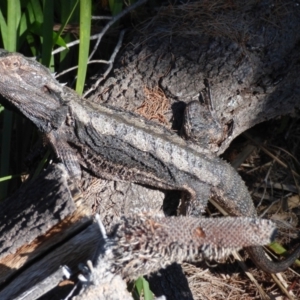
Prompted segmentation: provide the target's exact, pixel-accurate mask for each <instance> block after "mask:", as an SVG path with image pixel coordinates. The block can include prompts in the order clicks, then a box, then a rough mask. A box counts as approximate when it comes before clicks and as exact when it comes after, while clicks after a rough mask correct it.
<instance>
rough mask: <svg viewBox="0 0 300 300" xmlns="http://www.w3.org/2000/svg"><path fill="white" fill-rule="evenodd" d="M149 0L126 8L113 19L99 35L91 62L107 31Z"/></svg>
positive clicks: (91, 55) (141, 0)
mask: <svg viewBox="0 0 300 300" xmlns="http://www.w3.org/2000/svg"><path fill="white" fill-rule="evenodd" d="M146 2H147V0H139V1H137V2H136V3H134V4H132V5H130V6H127V8H125V9H124V10H122V11H121V12H120V13H119V14H118V15H116V16H115V17H113V18H112V19H111V20H110V21H109V22H108V23H107V24H106V26H105V27H104V28H103V29H102V31H101V32H100V33H99V34H98V37H97V42H96V45H95V46H94V49H93V51H92V53H91V54H90V56H89V60H90V59H91V58H92V57H93V55H94V54H95V52H96V50H97V48H98V46H99V44H100V42H101V39H102V37H103V35H104V34H105V33H106V31H107V30H108V29H109V28H110V27H111V26H112V25H113V24H114V23H115V22H116V21H118V20H119V19H121V18H122V17H124V16H125V15H126V14H127V13H129V12H130V11H132V10H133V9H135V8H137V7H139V6H140V5H142V4H144V3H146Z"/></svg>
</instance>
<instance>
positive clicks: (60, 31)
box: [53, 0, 79, 45]
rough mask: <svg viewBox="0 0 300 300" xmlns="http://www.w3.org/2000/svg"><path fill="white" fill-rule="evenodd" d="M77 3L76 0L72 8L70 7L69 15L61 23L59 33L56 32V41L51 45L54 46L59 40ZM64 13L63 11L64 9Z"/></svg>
mask: <svg viewBox="0 0 300 300" xmlns="http://www.w3.org/2000/svg"><path fill="white" fill-rule="evenodd" d="M78 2H79V0H77V1H76V2H75V3H74V5H73V7H72V9H71V11H70V13H69V15H68V16H67V17H66V18H65V20H63V23H62V25H61V27H60V28H59V31H58V32H57V36H56V39H54V41H53V44H54V45H55V44H56V43H57V40H58V39H59V37H60V35H61V33H62V32H63V30H64V29H65V27H66V25H67V24H68V23H69V21H70V20H71V18H72V16H73V14H74V12H75V10H76V7H77V5H78ZM63 3H66V2H63ZM63 3H62V6H63V5H64V4H63ZM64 11H65V9H64Z"/></svg>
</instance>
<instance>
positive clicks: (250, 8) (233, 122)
mask: <svg viewBox="0 0 300 300" xmlns="http://www.w3.org/2000/svg"><path fill="white" fill-rule="evenodd" d="M299 40H300V9H299V6H298V4H296V3H294V2H293V1H290V2H286V1H273V0H267V1H259V2H257V1H244V0H239V1H234V2H232V3H231V5H230V4H228V1H221V0H220V1H214V5H210V4H209V3H208V2H207V1H194V2H193V1H188V3H184V4H182V5H178V6H165V7H162V8H161V9H160V11H159V12H158V13H157V14H156V15H155V16H154V17H153V18H152V19H151V20H150V21H149V22H148V23H146V25H144V27H143V28H139V30H138V31H135V32H134V34H133V37H130V38H129V42H128V44H127V45H126V47H125V48H124V50H123V53H122V55H120V57H119V60H118V62H117V64H116V66H115V68H114V72H113V73H112V74H111V77H109V78H108V79H107V80H106V82H105V83H104V84H102V85H101V86H99V88H98V90H97V91H96V93H95V95H94V96H93V97H92V99H93V101H95V102H97V101H101V102H106V103H110V104H112V105H115V106H121V107H125V108H126V109H128V110H131V111H135V110H136V109H137V107H139V106H140V105H141V103H142V102H143V101H144V100H145V99H146V92H145V90H155V89H156V88H157V87H160V88H161V90H162V91H163V92H164V93H165V94H166V96H167V98H168V99H169V100H170V101H171V104H172V110H173V113H174V119H173V127H174V128H177V129H178V127H179V126H178V125H179V124H180V123H181V118H182V115H183V113H182V112H183V108H184V102H185V103H186V102H189V101H191V100H201V96H200V93H202V94H204V95H205V94H206V95H207V96H208V97H204V101H203V102H204V103H202V106H203V107H202V108H203V113H202V114H203V115H204V117H202V121H201V115H199V117H198V120H196V121H197V122H200V123H201V122H202V123H203V124H201V125H202V126H200V127H201V128H202V129H203V131H202V132H201V133H200V140H201V139H202V141H203V142H204V143H208V145H207V147H209V148H210V149H211V150H213V151H215V152H217V153H218V154H220V153H222V152H224V150H226V148H227V147H228V146H229V144H230V143H231V141H232V140H233V139H234V138H235V137H237V136H238V135H239V134H241V133H242V132H244V131H245V130H247V129H249V128H250V127H252V126H254V125H255V124H258V123H260V122H263V121H266V120H269V119H272V118H276V117H278V116H281V115H284V114H290V113H293V112H295V111H297V109H298V108H299V107H300V101H298V98H299V96H298V95H299V87H300V79H299V76H298V74H299V72H300V63H299V59H298V57H299V51H300V46H299V45H300V43H299ZM208 86H209V87H210V88H209V87H208ZM209 94H211V97H209ZM209 98H211V99H209ZM207 114H211V115H212V118H213V119H215V120H216V121H217V122H218V123H219V124H220V128H221V132H222V133H223V139H222V140H221V141H220V140H218V139H217V140H216V139H215V138H214V136H212V137H210V138H208V137H207V135H208V134H209V132H210V128H211V127H210V126H211V124H209V123H208V118H207V117H206V116H207ZM171 116H172V114H171V112H170V111H169V112H168V117H169V120H171ZM212 123H213V122H212ZM170 126H171V125H170ZM213 132H215V131H213ZM202 146H204V145H203V143H202Z"/></svg>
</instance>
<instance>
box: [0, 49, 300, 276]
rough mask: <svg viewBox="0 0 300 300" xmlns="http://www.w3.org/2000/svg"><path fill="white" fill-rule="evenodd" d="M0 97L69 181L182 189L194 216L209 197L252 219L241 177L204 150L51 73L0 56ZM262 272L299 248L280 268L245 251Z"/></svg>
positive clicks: (257, 252) (256, 251) (259, 253)
mask: <svg viewBox="0 0 300 300" xmlns="http://www.w3.org/2000/svg"><path fill="white" fill-rule="evenodd" d="M0 95H2V96H3V97H4V98H5V99H6V101H8V103H9V104H10V105H12V106H14V107H15V108H16V109H17V110H19V111H20V112H21V113H22V114H23V115H24V116H25V117H27V118H28V119H29V120H31V121H32V122H33V123H34V124H35V126H36V127H37V128H38V130H39V131H41V132H42V133H43V134H44V136H45V137H46V139H47V141H48V143H49V145H50V146H51V147H52V149H53V150H54V153H55V155H56V156H57V158H58V159H59V160H61V161H62V162H63V164H64V165H65V167H66V169H67V171H68V173H69V175H70V177H71V178H75V180H76V179H80V177H81V168H84V169H87V170H89V171H90V172H91V173H93V174H94V175H95V176H98V177H101V178H104V179H108V180H121V181H130V182H134V183H139V184H144V185H149V186H153V187H155V188H160V189H165V190H179V191H182V192H183V193H182V194H183V197H182V205H181V207H182V210H183V211H187V212H192V213H193V214H194V215H197V214H200V213H202V212H203V211H204V209H205V207H206V205H207V202H208V199H209V198H213V199H214V200H215V201H217V202H218V203H219V204H220V205H221V206H222V207H223V208H225V209H226V210H227V211H228V212H229V214H231V215H233V216H246V217H254V218H257V213H256V210H255V207H254V204H253V202H252V198H251V196H250V194H249V191H248V189H247V187H246V185H245V183H244V182H243V180H242V179H241V177H240V176H239V174H238V173H237V172H236V171H235V170H234V169H233V168H232V167H231V166H230V164H229V163H227V162H225V161H224V160H222V159H221V158H219V157H218V156H217V155H215V154H213V153H211V152H210V151H209V150H207V149H205V148H202V147H200V146H199V145H195V144H193V143H191V142H189V141H186V140H184V139H182V138H181V137H180V136H178V135H177V134H176V133H175V132H172V131H170V130H167V129H166V128H164V127H163V126H161V125H159V124H156V123H153V122H151V121H148V120H146V119H145V118H143V117H141V116H138V115H136V114H134V113H132V112H129V111H125V110H123V109H119V108H115V107H111V106H108V105H104V104H97V105H96V104H94V103H90V102H88V101H87V100H85V99H83V98H81V97H80V96H79V95H78V94H76V92H75V91H73V90H72V89H70V88H68V87H66V86H64V85H62V84H60V83H59V82H58V81H57V80H56V79H55V78H54V76H53V75H52V74H51V72H50V70H49V69H47V68H46V67H44V66H42V65H41V64H40V63H38V62H37V61H35V60H33V59H31V58H26V57H25V56H23V55H22V54H19V53H10V52H8V51H6V50H0ZM245 249H246V250H247V252H248V253H249V255H250V257H251V258H252V260H253V262H254V263H255V264H256V265H257V266H258V267H259V268H260V269H262V270H263V271H265V272H269V273H277V272H281V271H284V270H285V269H287V268H288V267H289V266H290V265H292V264H293V262H294V261H295V260H296V259H297V258H298V257H299V255H300V247H298V248H297V249H296V250H295V251H294V252H292V253H291V254H290V255H289V256H288V257H287V258H285V259H284V260H282V261H279V262H273V261H271V260H269V259H268V258H267V257H266V255H265V253H264V250H263V248H262V247H260V246H251V247H246V248H245Z"/></svg>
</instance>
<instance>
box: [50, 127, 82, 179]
mask: <svg viewBox="0 0 300 300" xmlns="http://www.w3.org/2000/svg"><path fill="white" fill-rule="evenodd" d="M45 137H46V141H47V143H49V144H50V145H51V147H52V149H53V150H54V152H55V155H56V156H57V158H58V159H59V160H61V161H62V163H63V164H64V165H65V167H66V169H67V171H68V173H69V175H70V177H71V178H75V179H80V178H81V168H80V164H79V162H78V158H77V156H76V153H75V151H74V150H73V149H72V148H71V147H70V145H69V144H68V143H67V142H65V141H64V140H63V139H62V137H61V135H60V134H59V133H57V132H56V131H54V130H53V131H51V132H49V133H46V134H45Z"/></svg>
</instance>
